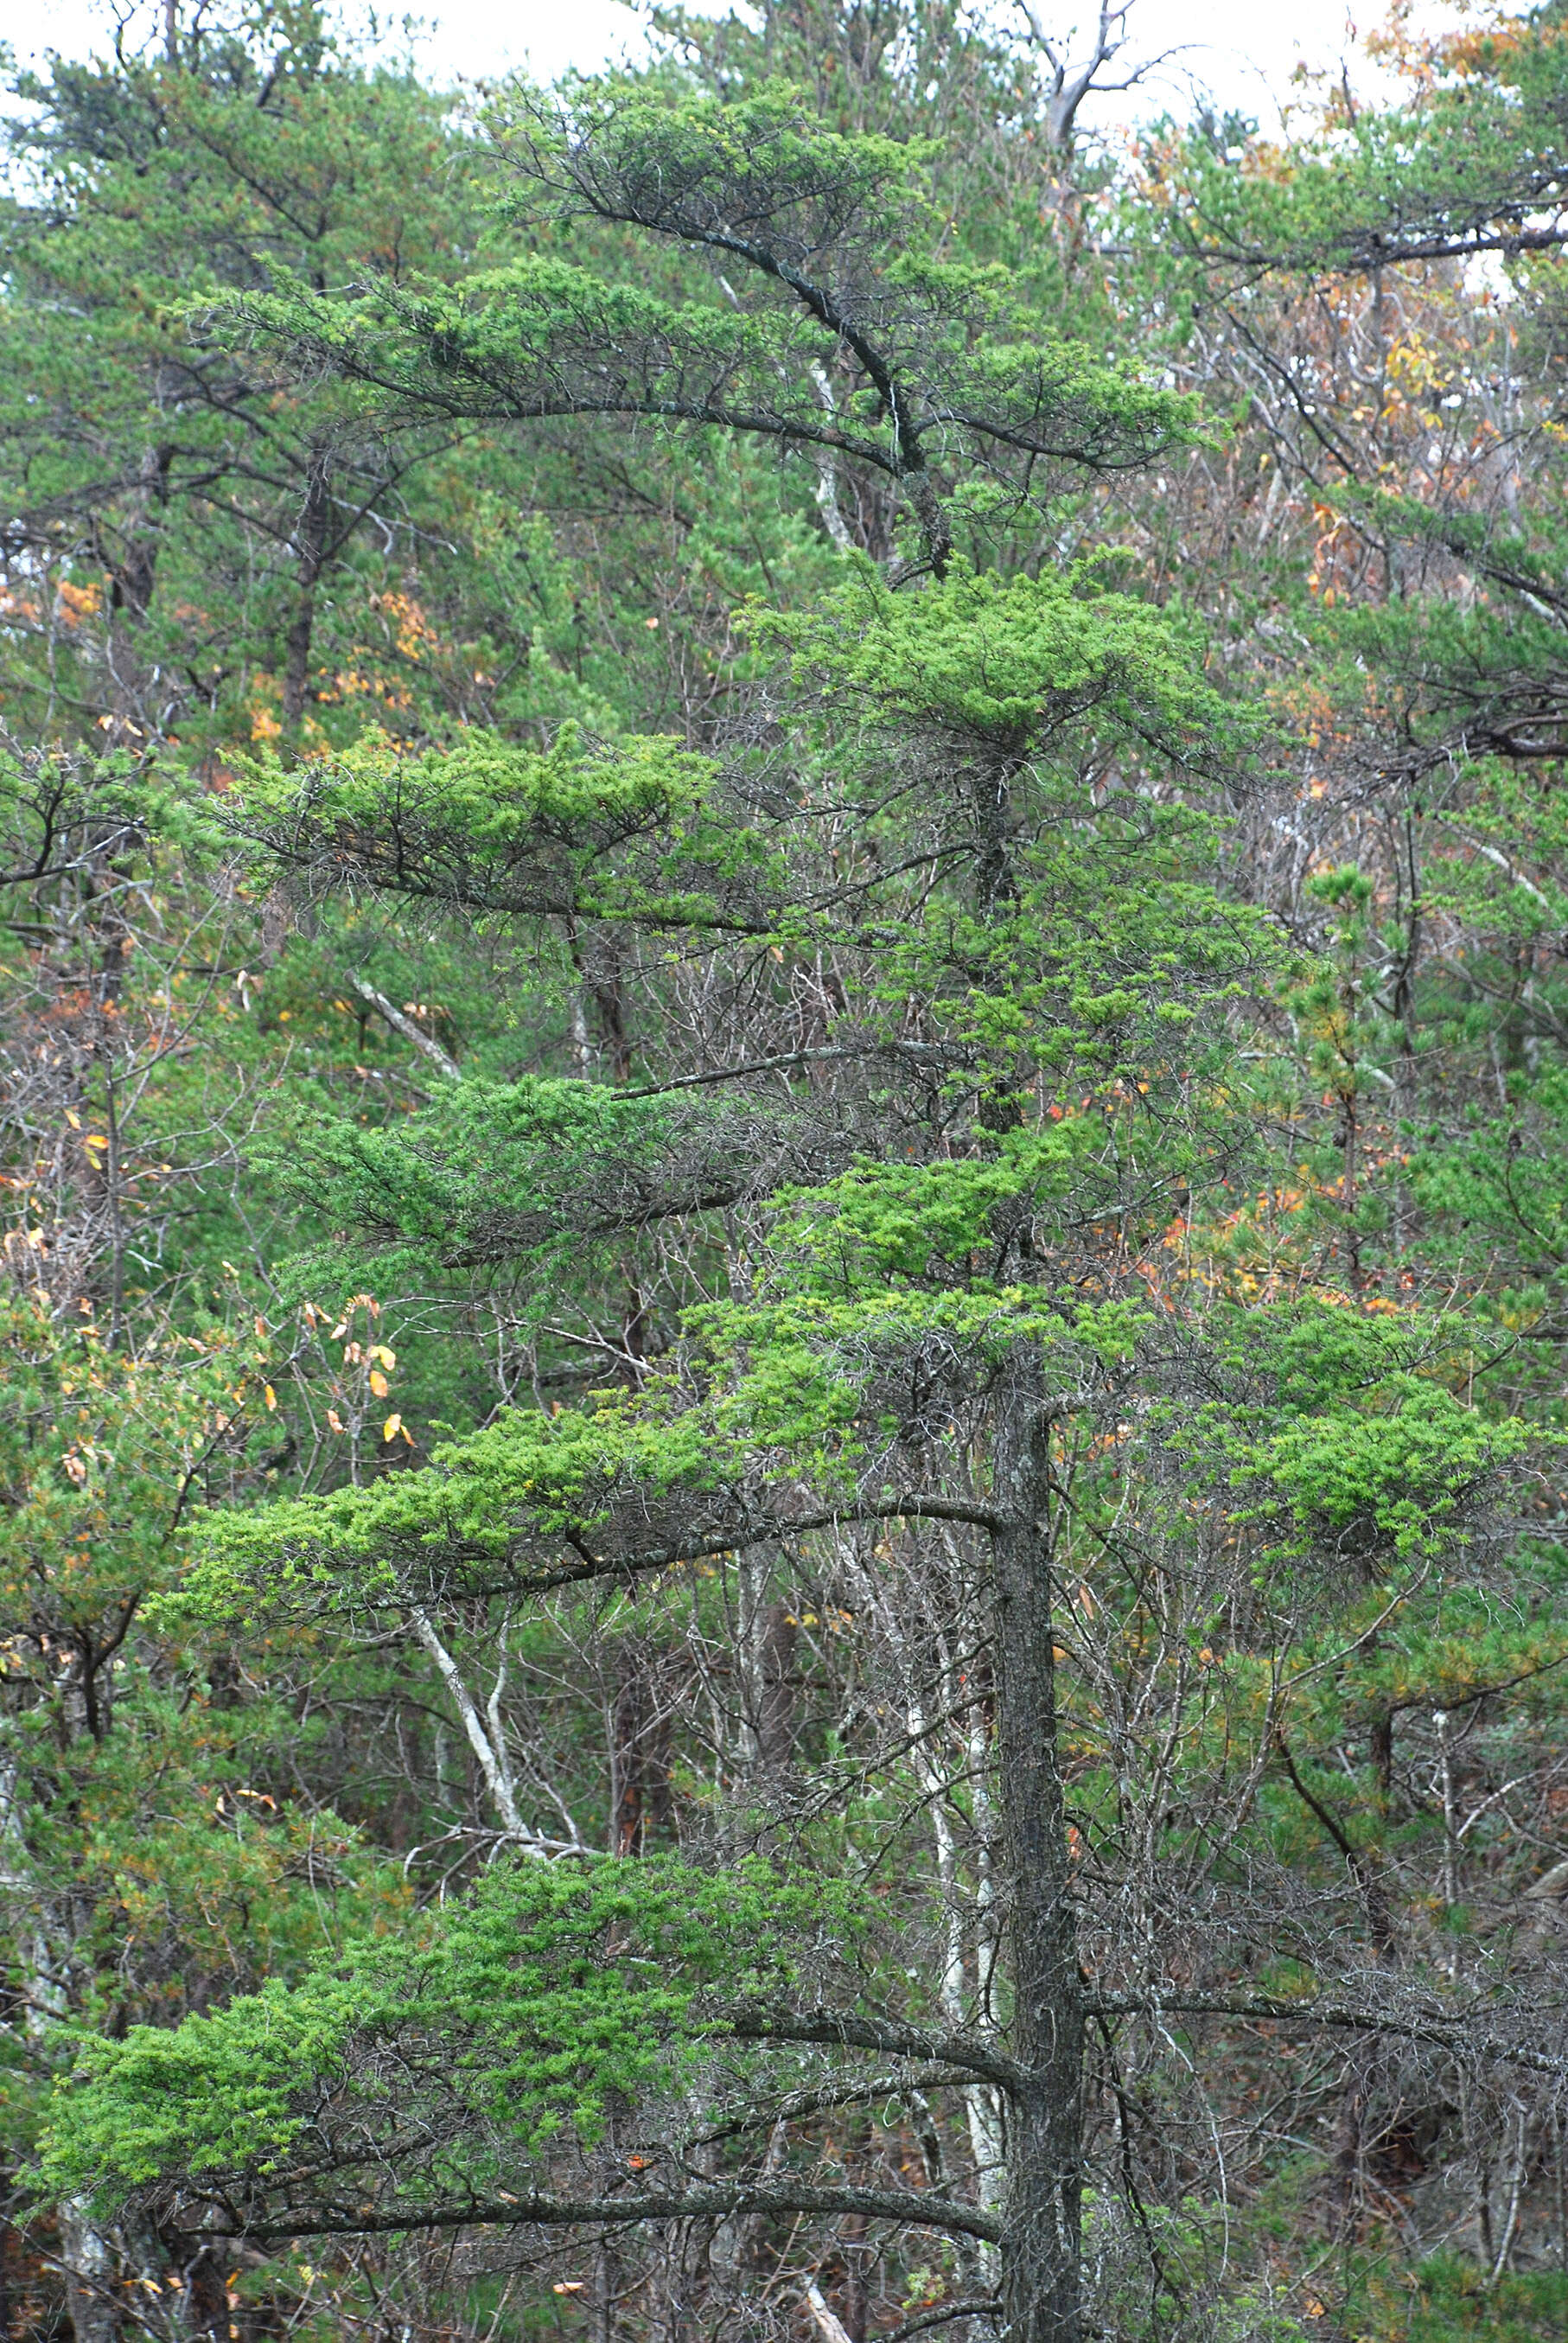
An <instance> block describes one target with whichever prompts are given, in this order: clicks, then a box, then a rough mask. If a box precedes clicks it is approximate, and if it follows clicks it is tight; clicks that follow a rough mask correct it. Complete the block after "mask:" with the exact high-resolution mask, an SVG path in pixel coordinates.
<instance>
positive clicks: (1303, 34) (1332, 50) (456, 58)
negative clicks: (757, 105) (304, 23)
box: [0, 0, 1456, 125]
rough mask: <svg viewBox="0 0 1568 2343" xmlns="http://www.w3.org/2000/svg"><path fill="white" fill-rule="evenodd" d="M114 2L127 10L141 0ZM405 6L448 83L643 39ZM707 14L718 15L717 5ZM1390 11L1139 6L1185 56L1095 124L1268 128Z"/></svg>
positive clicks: (41, 4)
mask: <svg viewBox="0 0 1568 2343" xmlns="http://www.w3.org/2000/svg"><path fill="white" fill-rule="evenodd" d="M117 5H119V6H120V7H121V8H123V9H129V8H130V7H131V6H132V5H133V0H117ZM404 5H413V6H414V8H415V10H416V12H417V14H418V15H422V16H423V17H425V18H426V19H427V20H428V21H429V22H430V24H431V26H432V29H431V31H430V32H429V33H428V35H427V36H426V37H425V38H424V39H423V40H422V41H421V43H420V44H419V54H420V56H421V58H422V60H423V62H424V63H425V65H426V66H427V70H429V71H430V72H431V73H432V74H435V75H441V76H443V77H446V76H452V75H463V76H466V77H468V78H473V79H490V78H494V77H495V76H498V75H501V74H504V73H506V72H507V71H508V69H509V68H510V67H513V66H517V65H528V66H530V67H531V68H532V69H533V70H534V71H535V72H536V73H538V74H539V75H541V76H544V77H547V78H548V77H549V76H551V75H556V74H558V73H561V72H563V71H564V70H565V69H566V68H567V67H568V65H578V66H581V67H585V68H587V69H588V70H592V69H593V68H594V67H595V66H596V65H600V64H603V63H604V62H606V61H607V59H608V58H609V57H610V56H611V55H615V54H618V53H620V52H624V51H625V50H626V49H627V48H628V46H632V47H635V45H636V42H637V38H638V20H637V17H636V15H635V14H634V13H633V11H632V9H631V8H630V7H628V6H626V5H621V0H403V5H399V6H396V7H394V8H387V7H386V6H385V5H383V7H382V8H381V10H380V14H381V15H382V18H383V21H387V19H388V18H392V17H395V16H400V15H402V13H403V6H404ZM706 5H709V6H712V7H714V8H715V10H716V11H717V7H718V5H719V0H706ZM1090 5H1091V0H1055V5H1050V0H1047V5H1044V6H1043V7H1039V6H1038V5H1037V13H1038V14H1039V15H1041V16H1042V17H1043V19H1044V20H1045V22H1046V23H1047V24H1048V25H1052V26H1059V27H1064V26H1069V25H1071V24H1072V23H1073V22H1074V20H1075V19H1076V20H1077V21H1078V22H1079V23H1081V24H1083V23H1087V22H1088V20H1089V13H1090ZM115 6H116V0H0V40H3V41H5V43H6V44H7V45H9V47H10V48H11V50H12V51H13V53H14V54H15V58H16V61H17V63H18V64H20V65H27V64H32V63H36V62H40V61H41V60H42V57H43V55H44V53H45V51H46V50H48V49H57V50H58V51H59V52H60V53H61V54H62V55H65V56H82V55H86V54H87V53H88V52H89V51H91V50H92V49H94V48H101V47H104V46H106V45H107V35H108V29H109V27H110V25H112V22H113V17H114V13H115ZM1385 8H1386V0H1364V5H1352V7H1349V8H1347V6H1346V0H1294V5H1292V6H1289V7H1282V6H1279V5H1275V6H1273V7H1272V8H1270V7H1267V6H1263V5H1260V0H1133V5H1132V8H1131V17H1130V24H1129V33H1130V45H1129V55H1132V54H1134V53H1136V54H1137V55H1143V56H1147V55H1153V54H1156V53H1158V52H1160V51H1162V50H1166V49H1171V48H1175V47H1177V46H1181V48H1182V51H1183V54H1182V55H1181V56H1180V57H1177V58H1173V59H1172V60H1171V62H1170V64H1168V65H1166V66H1165V67H1164V68H1163V70H1162V72H1161V75H1160V76H1159V77H1158V80H1157V82H1156V84H1155V85H1152V86H1151V88H1149V89H1146V90H1145V91H1143V92H1141V93H1139V94H1138V95H1137V96H1130V97H1122V98H1114V97H1107V98H1103V99H1101V101H1100V103H1099V106H1098V108H1097V110H1096V113H1095V116H1093V119H1094V120H1095V121H1097V122H1099V123H1100V124H1101V125H1108V124H1109V123H1111V122H1112V121H1114V120H1115V119H1117V118H1118V117H1120V118H1123V119H1130V118H1133V117H1134V116H1137V115H1140V114H1142V115H1147V114H1149V113H1151V112H1158V111H1161V110H1163V109H1164V107H1166V106H1170V107H1171V109H1172V110H1173V111H1178V112H1179V111H1182V110H1184V101H1185V98H1186V96H1187V92H1188V90H1189V89H1190V86H1191V83H1192V82H1193V81H1194V80H1196V81H1199V82H1201V83H1202V84H1203V85H1205V86H1206V87H1207V88H1208V89H1209V90H1211V92H1212V93H1213V95H1214V96H1216V97H1217V98H1218V99H1219V101H1220V103H1221V106H1234V107H1237V108H1239V109H1241V111H1243V112H1246V113H1249V114H1252V115H1256V116H1259V117H1260V118H1261V119H1262V120H1263V121H1264V122H1265V123H1267V124H1269V125H1271V124H1272V122H1273V120H1274V112H1273V107H1272V105H1271V98H1277V97H1278V96H1280V95H1282V94H1283V93H1284V92H1285V91H1286V90H1287V89H1288V88H1289V85H1290V80H1291V75H1292V72H1293V70H1294V68H1295V67H1296V66H1297V65H1299V64H1301V63H1302V62H1305V63H1306V64H1307V65H1309V66H1312V67H1315V68H1318V69H1327V70H1330V71H1333V72H1335V73H1336V74H1337V71H1338V67H1339V63H1340V60H1341V59H1342V57H1345V56H1347V55H1349V56H1351V57H1352V59H1353V56H1354V48H1355V41H1356V35H1357V32H1358V30H1359V31H1362V32H1366V31H1371V30H1373V29H1375V27H1376V25H1378V24H1379V23H1380V22H1381V21H1382V17H1383V15H1384V13H1385ZM136 13H137V15H140V16H141V17H142V19H143V21H144V22H146V23H148V24H149V25H150V24H151V22H152V20H153V19H154V18H155V17H156V16H157V15H161V8H160V7H158V6H157V5H156V0H141V5H140V6H139V7H138V8H137V9H136ZM1412 13H1413V16H1414V20H1415V21H1416V22H1417V23H1418V24H1421V23H1428V22H1432V21H1433V20H1435V19H1436V18H1437V17H1438V16H1439V15H1442V17H1443V18H1445V19H1447V20H1449V21H1452V17H1453V15H1454V14H1455V13H1456V12H1455V10H1454V8H1452V7H1451V6H1440V5H1438V4H1437V0H1417V5H1416V7H1415V9H1414V10H1413V12H1412ZM1376 78H1377V76H1376V75H1375V74H1374V73H1373V71H1372V68H1371V67H1370V66H1369V65H1367V64H1366V63H1365V61H1364V60H1363V61H1362V64H1361V65H1359V66H1357V65H1354V64H1353V63H1352V85H1356V86H1358V87H1359V88H1362V89H1364V90H1365V91H1366V92H1367V94H1368V95H1371V94H1372V89H1373V87H1374V86H1375V83H1376ZM1086 118H1087V117H1086Z"/></svg>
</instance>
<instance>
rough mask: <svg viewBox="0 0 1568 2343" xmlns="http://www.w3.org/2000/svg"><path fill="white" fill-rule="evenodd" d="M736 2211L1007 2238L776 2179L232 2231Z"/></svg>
mask: <svg viewBox="0 0 1568 2343" xmlns="http://www.w3.org/2000/svg"><path fill="white" fill-rule="evenodd" d="M732 2213H807V2214H811V2213H825V2214H835V2213H839V2214H842V2213H851V2214H859V2215H862V2216H863V2217H865V2218H866V2219H868V2220H871V2221H898V2222H901V2223H906V2224H911V2223H912V2224H914V2225H915V2226H917V2227H920V2228H926V2229H941V2230H944V2231H948V2232H950V2233H952V2234H954V2235H956V2236H960V2237H984V2238H987V2239H989V2240H990V2241H991V2242H992V2243H993V2244H994V2243H995V2242H996V2241H997V2240H998V2239H1000V2236H1001V2223H1000V2220H998V2219H997V2218H996V2217H994V2215H992V2214H990V2213H982V2212H980V2210H979V2209H978V2208H977V2207H974V2206H973V2205H960V2204H959V2203H958V2202H956V2201H955V2200H954V2199H953V2198H951V2197H937V2196H932V2195H928V2194H926V2193H925V2192H924V2191H920V2190H916V2189H912V2188H908V2189H896V2188H813V2187H809V2186H807V2185H806V2184H804V2183H802V2184H799V2185H798V2186H797V2185H795V2184H792V2183H790V2182H788V2181H773V2182H768V2183H766V2184H763V2185H759V2186H752V2185H750V2184H749V2183H747V2182H744V2181H738V2182H736V2183H735V2184H734V2185H733V2186H731V2187H724V2186H722V2185H716V2186H709V2187H700V2188H688V2189H680V2190H676V2191H673V2192H670V2193H668V2194H664V2195H655V2194H652V2193H649V2194H648V2195H636V2196H626V2197H497V2198H493V2199H491V2200H489V2201H487V2202H485V2203H478V2204H473V2205H444V2206H438V2207H429V2208H427V2207H419V2206H416V2205H408V2206H405V2207H403V2208H402V2209H401V2210H400V2211H397V2212H391V2213H361V2214H352V2213H344V2214H322V2215H320V2216H316V2215H307V2216H305V2217H301V2218H296V2219H294V2220H292V2221H265V2222H255V2223H252V2222H246V2223H245V2224H243V2225H242V2226H241V2227H237V2228H236V2229H235V2230H232V2231H230V2232H228V2233H227V2234H228V2235H230V2236H233V2237H246V2238H252V2239H254V2240H255V2241H256V2243H257V2244H258V2245H265V2244H268V2243H271V2242H275V2241H276V2240H278V2239H281V2238H285V2237H386V2236H387V2235H389V2234H394V2233H397V2232H400V2231H410V2230H415V2229H477V2228H500V2227H507V2228H589V2227H593V2228H626V2227H631V2226H632V2225H633V2224H634V2223H636V2222H638V2221H689V2220H700V2219H702V2218H704V2217H719V2218H723V2217H726V2216H728V2215H729V2214H732Z"/></svg>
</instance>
